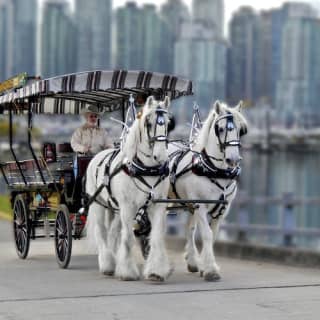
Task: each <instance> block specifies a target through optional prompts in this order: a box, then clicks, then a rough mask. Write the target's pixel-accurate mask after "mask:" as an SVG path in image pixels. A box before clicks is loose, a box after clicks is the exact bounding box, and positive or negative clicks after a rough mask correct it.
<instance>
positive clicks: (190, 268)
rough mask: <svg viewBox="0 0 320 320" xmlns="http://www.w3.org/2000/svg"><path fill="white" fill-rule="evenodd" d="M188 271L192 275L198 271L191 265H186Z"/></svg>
mask: <svg viewBox="0 0 320 320" xmlns="http://www.w3.org/2000/svg"><path fill="white" fill-rule="evenodd" d="M188 271H189V272H192V273H194V272H198V271H199V269H198V267H197V266H192V265H191V264H188Z"/></svg>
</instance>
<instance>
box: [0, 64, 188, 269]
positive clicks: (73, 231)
mask: <svg viewBox="0 0 320 320" xmlns="http://www.w3.org/2000/svg"><path fill="white" fill-rule="evenodd" d="M25 77H26V75H25ZM20 78H21V77H19V81H18V82H17V81H16V82H17V85H18V86H17V87H14V86H13V85H11V86H9V87H8V86H6V87H5V88H6V89H7V90H6V92H5V93H3V94H2V95H0V113H1V114H5V115H8V117H9V142H10V150H11V154H12V157H13V161H10V162H6V163H0V170H1V172H2V174H3V177H4V180H5V182H6V184H7V185H8V188H9V190H10V194H11V204H12V209H13V229H14V238H15V245H16V250H17V254H18V256H19V257H20V258H22V259H25V258H26V257H27V255H28V251H29V245H30V239H36V238H39V237H45V236H51V237H54V238H55V250H56V258H57V262H58V264H59V266H60V267H61V268H66V267H67V266H68V264H69V262H70V257H71V250H72V239H80V238H81V236H82V231H83V228H84V226H85V221H86V216H87V212H81V213H79V209H80V208H81V207H82V205H83V203H82V202H83V191H84V190H83V185H82V177H83V176H84V175H85V171H86V168H87V165H88V163H89V162H90V160H91V158H92V156H79V155H75V154H74V153H73V150H72V149H71V147H70V144H69V143H61V144H56V143H52V142H48V143H44V144H43V147H42V150H41V154H40V155H38V154H36V152H35V151H34V149H33V146H32V127H33V116H34V115H36V114H61V115H63V114H80V113H81V110H82V109H84V108H85V107H86V105H88V104H91V105H92V104H93V105H96V106H97V107H98V108H99V110H100V111H101V112H113V111H117V110H119V111H120V113H121V115H122V121H125V115H126V112H127V109H128V106H129V103H130V102H129V97H130V96H133V97H134V98H135V100H136V101H137V102H138V103H140V104H141V103H144V102H145V100H146V98H147V97H148V96H150V95H153V96H155V97H157V98H158V99H161V98H162V97H164V96H165V95H169V96H170V97H171V99H177V98H179V97H182V96H186V95H191V94H192V83H191V82H190V81H188V80H184V79H180V78H177V77H175V76H170V75H165V74H159V73H151V72H143V71H126V70H121V71H94V72H83V73H77V74H70V75H65V76H61V77H55V78H50V79H46V80H39V79H36V80H34V79H33V80H32V81H29V83H28V81H27V79H26V78H24V81H23V82H24V86H22V87H21V86H19V85H20V84H21V79H20ZM10 82H14V81H12V80H10ZM12 87H13V88H12ZM20 114H25V115H27V117H28V132H27V136H28V146H29V149H30V153H31V156H32V158H31V159H23V160H21V159H18V155H17V152H16V150H15V149H14V148H13V143H14V136H13V131H14V130H13V118H14V116H15V115H20ZM37 126H39V124H37ZM58 129H59V124H58V123H57V131H58ZM75 158H76V159H75ZM75 166H77V173H76V175H75V170H74V167H75ZM53 213H54V214H53ZM40 230H41V231H40ZM39 231H40V232H39Z"/></svg>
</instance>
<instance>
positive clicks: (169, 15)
mask: <svg viewBox="0 0 320 320" xmlns="http://www.w3.org/2000/svg"><path fill="white" fill-rule="evenodd" d="M161 18H162V20H163V25H162V37H161V39H162V40H161V48H160V50H161V71H162V72H166V73H173V71H174V65H173V62H174V44H175V42H176V41H177V39H178V38H179V36H180V33H181V26H182V24H183V23H184V22H187V21H190V18H191V17H190V14H189V10H188V7H187V6H186V5H185V4H184V2H183V1H182V0H168V1H167V2H166V3H164V4H163V5H162V6H161Z"/></svg>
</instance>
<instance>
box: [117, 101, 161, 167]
mask: <svg viewBox="0 0 320 320" xmlns="http://www.w3.org/2000/svg"><path fill="white" fill-rule="evenodd" d="M156 106H157V104H156ZM154 109H155V108H153V107H152V108H150V107H147V106H146V105H145V106H144V107H143V109H142V114H141V116H140V117H137V118H136V119H135V121H134V122H133V124H132V126H131V127H130V129H129V132H128V134H127V136H126V140H125V142H124V146H123V153H124V155H125V156H126V158H127V159H128V160H129V161H132V160H133V158H134V157H135V155H136V153H137V148H138V144H139V143H140V134H141V132H142V130H143V124H144V121H145V118H146V117H147V116H148V115H149V114H150V113H151V112H153V111H154Z"/></svg>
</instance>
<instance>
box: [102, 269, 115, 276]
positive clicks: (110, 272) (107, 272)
mask: <svg viewBox="0 0 320 320" xmlns="http://www.w3.org/2000/svg"><path fill="white" fill-rule="evenodd" d="M102 274H103V275H105V276H109V277H112V276H113V275H114V270H108V271H103V272H102Z"/></svg>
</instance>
